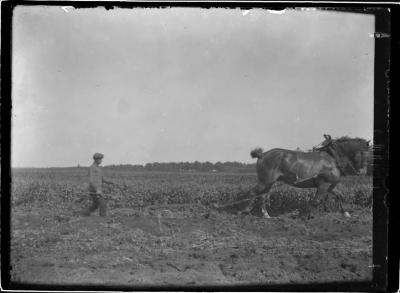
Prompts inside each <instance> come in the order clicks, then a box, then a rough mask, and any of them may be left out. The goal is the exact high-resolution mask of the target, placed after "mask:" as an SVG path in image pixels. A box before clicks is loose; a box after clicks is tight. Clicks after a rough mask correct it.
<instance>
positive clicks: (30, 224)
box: [12, 205, 372, 285]
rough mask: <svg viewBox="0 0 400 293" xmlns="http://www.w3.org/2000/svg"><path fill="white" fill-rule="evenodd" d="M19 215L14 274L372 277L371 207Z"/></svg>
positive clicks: (236, 279) (184, 278)
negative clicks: (301, 213)
mask: <svg viewBox="0 0 400 293" xmlns="http://www.w3.org/2000/svg"><path fill="white" fill-rule="evenodd" d="M13 224H14V229H13V236H14V239H13V240H15V242H16V243H14V249H13V251H12V259H13V272H12V275H13V279H14V280H15V281H22V282H33V283H38V282H39V283H42V282H43V283H51V284H63V283H72V284H85V283H91V284H119V285H147V284H148V285H220V284H225V285H231V284H251V283H253V284H254V283H257V284H270V283H276V282H277V283H291V282H310V281H312V282H316V281H317V282H323V281H328V280H329V281H337V280H369V279H370V278H371V276H372V275H371V274H372V271H371V268H370V265H371V260H372V244H371V238H372V237H371V215H370V214H369V213H368V212H365V211H354V213H353V217H352V218H351V219H344V218H343V217H342V216H341V215H340V214H338V213H326V214H323V215H321V216H318V217H317V218H315V219H312V220H309V221H301V220H299V219H296V218H294V219H292V218H291V216H290V215H281V216H278V217H276V218H273V219H262V218H258V217H255V216H252V215H250V216H245V217H243V216H236V215H232V214H228V213H218V212H215V211H211V212H208V210H207V209H206V208H204V207H202V206H194V205H181V206H165V207H154V208H148V209H145V210H141V211H140V210H132V209H116V210H114V211H112V213H111V214H110V215H109V217H108V218H105V219H104V218H100V217H98V216H97V215H96V216H91V217H79V216H78V217H77V216H74V215H72V214H69V213H61V214H54V213H51V212H48V211H47V212H45V211H43V210H37V209H32V210H20V211H17V212H16V213H15V215H14V219H13ZM22 237H23V238H25V240H27V241H19V239H20V238H22ZM24 244H25V245H24Z"/></svg>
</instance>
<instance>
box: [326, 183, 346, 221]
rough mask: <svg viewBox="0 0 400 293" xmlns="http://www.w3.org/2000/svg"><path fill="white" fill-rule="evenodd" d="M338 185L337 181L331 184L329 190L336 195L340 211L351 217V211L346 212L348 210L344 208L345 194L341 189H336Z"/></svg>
mask: <svg viewBox="0 0 400 293" xmlns="http://www.w3.org/2000/svg"><path fill="white" fill-rule="evenodd" d="M336 185H337V183H333V184H331V186H329V189H328V192H329V193H331V194H333V195H334V196H335V197H336V199H337V200H338V203H339V208H340V212H341V213H342V214H343V215H344V216H345V217H347V218H349V217H350V214H349V212H346V211H345V210H344V208H343V202H344V196H343V194H342V193H341V192H340V191H338V190H334V189H335V187H336Z"/></svg>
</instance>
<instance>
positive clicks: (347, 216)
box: [343, 212, 351, 218]
mask: <svg viewBox="0 0 400 293" xmlns="http://www.w3.org/2000/svg"><path fill="white" fill-rule="evenodd" d="M343 215H344V216H345V217H346V218H350V217H351V216H350V214H349V212H344V213H343Z"/></svg>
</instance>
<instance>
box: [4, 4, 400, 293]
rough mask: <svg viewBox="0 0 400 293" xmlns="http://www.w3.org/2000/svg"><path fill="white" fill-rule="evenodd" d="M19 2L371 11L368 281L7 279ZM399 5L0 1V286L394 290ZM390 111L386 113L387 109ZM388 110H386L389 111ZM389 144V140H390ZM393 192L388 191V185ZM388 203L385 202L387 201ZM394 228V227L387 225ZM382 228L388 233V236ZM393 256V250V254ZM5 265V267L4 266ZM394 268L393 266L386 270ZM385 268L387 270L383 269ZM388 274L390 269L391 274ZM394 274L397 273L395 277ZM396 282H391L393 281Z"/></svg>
mask: <svg viewBox="0 0 400 293" xmlns="http://www.w3.org/2000/svg"><path fill="white" fill-rule="evenodd" d="M21 5H27V6H28V5H29V6H30V5H32V6H38V5H46V6H73V7H75V8H94V7H104V8H105V9H107V10H108V9H113V8H126V9H132V8H138V7H148V8H167V7H198V8H214V7H223V8H240V9H249V8H268V9H276V10H280V9H283V8H294V7H315V8H319V9H327V10H336V11H346V12H355V13H364V14H373V15H375V90H374V96H375V97H374V101H375V103H374V104H375V109H374V146H378V147H377V148H376V149H375V150H374V172H373V176H374V202H373V220H374V225H373V263H374V269H373V281H372V282H333V283H323V284H322V283H310V284H304V285H303V284H302V285H300V284H294V285H289V284H282V285H268V286H262V285H258V286H253V285H245V286H237V285H235V286H210V287H197V286H196V287H187V286H182V287H180V286H173V287H148V286H146V287H144V286H140V287H126V286H121V287H114V286H113V287H108V286H83V285H82V286H80V285H79V286H76V285H41V284H28V283H16V282H11V279H10V271H9V269H8V268H10V255H9V251H10V216H11V210H10V190H11V189H10V188H11V164H10V151H11V148H10V142H11V90H12V89H11V70H12V68H11V58H12V42H11V40H12V15H13V9H14V8H15V7H16V6H21ZM389 9H390V11H389ZM398 11H399V9H398V7H397V6H395V5H394V4H385V3H379V2H378V3H377V2H375V3H358V4H357V3H340V2H337V3H329V2H327V3H307V2H261V1H254V2H243V1H240V2H233V1H210V2H206V1H204V2H202V1H188V2H183V1H174V2H166V1H160V2H155V1H154V2H143V1H137V2H120V1H90V2H89V1H87V2H82V1H12V2H11V1H5V2H2V3H1V28H2V29H1V38H2V43H1V139H2V141H1V142H2V145H1V187H2V196H1V234H2V235H1V236H2V237H1V267H2V271H1V282H2V288H3V289H13V290H27V289H31V290H62V291H64V290H68V291H77V290H119V291H131V290H136V291H137V290H140V291H182V290H184V291H266V290H271V291H365V292H371V291H395V290H397V289H396V288H398V258H397V257H393V258H392V257H390V258H387V257H388V256H391V255H388V249H389V252H391V253H393V252H395V250H396V247H397V246H396V245H394V244H393V245H391V244H389V242H388V240H389V239H391V240H392V241H394V239H395V238H394V232H395V230H396V228H397V227H396V226H397V225H396V226H395V225H390V226H389V222H388V220H389V216H390V219H391V221H394V220H395V215H394V214H393V213H390V214H389V208H390V210H391V211H393V205H394V197H393V196H392V197H388V196H389V193H388V192H389V189H388V184H390V183H393V181H392V182H391V181H389V177H388V176H389V135H390V134H391V135H392V136H391V137H392V138H393V129H392V125H391V128H390V131H389V117H390V118H393V117H394V110H393V108H392V107H390V108H389V102H390V101H391V100H390V97H392V96H393V95H394V93H395V88H394V86H395V84H394V83H393V82H392V80H393V72H394V71H395V69H394V63H395V62H397V61H398V60H397V59H396V57H395V56H393V54H391V51H390V45H391V47H392V53H393V52H394V50H395V49H397V50H398V49H399V42H398V33H397V31H394V26H393V27H392V28H391V27H390V26H391V23H392V22H391V20H392V19H394V18H395V17H396V16H399V13H398ZM396 38H397V39H396ZM389 111H390V112H389ZM389 114H390V115H389ZM390 142H391V146H393V140H391V141H390ZM390 193H391V194H392V195H393V193H394V192H393V191H392V190H390ZM389 203H390V206H389V207H388V204H389ZM392 228H393V229H394V231H393V230H392ZM388 232H391V234H390V235H389V234H388ZM393 256H394V255H393ZM6 268H7V269H6ZM396 268H397V271H394V272H393V271H392V270H395V269H396ZM388 269H390V270H391V272H389V271H388ZM392 273H393V274H392ZM396 276H397V278H396ZM396 282H397V284H396Z"/></svg>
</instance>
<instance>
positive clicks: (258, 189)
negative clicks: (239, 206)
mask: <svg viewBox="0 0 400 293" xmlns="http://www.w3.org/2000/svg"><path fill="white" fill-rule="evenodd" d="M265 189H266V185H265V184H264V183H263V182H258V183H257V185H256V186H254V187H253V188H252V189H251V190H250V191H249V193H248V196H249V197H250V198H251V199H250V202H249V203H248V204H247V206H246V207H245V208H244V209H243V210H242V211H240V212H239V214H248V213H250V212H251V210H252V209H253V208H254V203H255V201H256V199H257V195H260V194H262V193H264V190H265Z"/></svg>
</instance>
